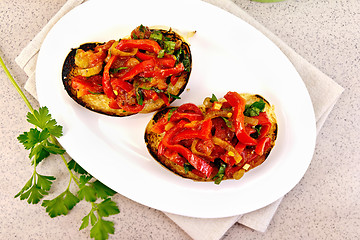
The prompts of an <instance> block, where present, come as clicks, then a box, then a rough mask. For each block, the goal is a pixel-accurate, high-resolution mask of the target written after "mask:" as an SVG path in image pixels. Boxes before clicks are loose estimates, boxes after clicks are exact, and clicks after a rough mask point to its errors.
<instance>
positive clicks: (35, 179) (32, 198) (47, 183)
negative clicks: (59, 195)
mask: <svg viewBox="0 0 360 240" xmlns="http://www.w3.org/2000/svg"><path fill="white" fill-rule="evenodd" d="M54 180H55V177H53V176H45V175H40V174H38V173H37V172H36V170H34V173H33V175H32V176H31V178H30V179H29V180H28V181H27V182H26V184H25V186H24V187H23V188H22V189H21V190H20V192H18V193H17V194H16V195H15V198H17V197H20V200H25V199H27V202H28V203H32V204H36V203H38V202H40V200H41V199H42V198H43V197H44V196H45V195H48V193H49V190H50V188H51V185H52V181H54Z"/></svg>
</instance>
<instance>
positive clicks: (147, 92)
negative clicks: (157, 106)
mask: <svg viewBox="0 0 360 240" xmlns="http://www.w3.org/2000/svg"><path fill="white" fill-rule="evenodd" d="M142 91H143V93H144V97H145V99H152V100H154V101H156V100H158V99H159V95H158V94H157V93H156V92H155V91H153V90H147V89H143V90H142Z"/></svg>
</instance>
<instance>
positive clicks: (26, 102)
mask: <svg viewBox="0 0 360 240" xmlns="http://www.w3.org/2000/svg"><path fill="white" fill-rule="evenodd" d="M0 65H1V67H2V68H3V69H4V72H5V74H6V76H7V77H8V78H9V80H10V82H11V83H12V84H13V85H14V87H15V89H16V90H17V92H18V93H19V94H20V96H21V97H22V99H23V100H24V102H25V104H26V106H27V107H28V108H29V109H30V111H31V113H34V109H33V107H32V106H31V104H30V102H29V100H28V99H27V98H26V96H25V94H24V92H23V91H22V90H21V89H20V87H19V85H18V84H17V83H16V81H15V79H14V78H13V77H12V76H11V74H10V72H9V70H8V69H7V67H6V66H5V63H4V61H3V60H2V58H1V56H0Z"/></svg>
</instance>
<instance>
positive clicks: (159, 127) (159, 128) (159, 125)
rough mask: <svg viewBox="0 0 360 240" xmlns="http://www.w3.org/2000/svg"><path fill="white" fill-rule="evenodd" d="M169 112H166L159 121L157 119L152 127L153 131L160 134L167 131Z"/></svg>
mask: <svg viewBox="0 0 360 240" xmlns="http://www.w3.org/2000/svg"><path fill="white" fill-rule="evenodd" d="M168 116H169V112H167V113H166V114H165V116H163V117H162V118H161V119H160V120H159V121H157V122H156V123H155V124H154V125H153V126H152V128H151V131H152V132H154V133H157V134H160V133H162V132H164V131H165V126H166V124H168V123H169V121H168Z"/></svg>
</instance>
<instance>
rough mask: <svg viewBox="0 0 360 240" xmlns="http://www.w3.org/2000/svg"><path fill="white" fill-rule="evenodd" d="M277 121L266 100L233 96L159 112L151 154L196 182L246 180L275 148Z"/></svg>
mask: <svg viewBox="0 0 360 240" xmlns="http://www.w3.org/2000/svg"><path fill="white" fill-rule="evenodd" d="M276 136H277V121H276V116H275V112H274V107H272V106H271V105H270V104H269V103H268V102H267V101H266V100H265V99H264V98H263V97H261V96H259V95H252V94H239V93H236V92H228V93H227V94H226V95H225V96H224V98H222V99H217V97H216V96H215V95H212V97H207V98H206V99H205V100H204V103H203V105H201V106H196V105H194V104H192V103H186V104H183V105H181V106H179V107H168V108H165V109H163V110H161V111H159V112H157V113H156V114H155V115H154V116H153V118H152V120H151V121H150V122H149V123H148V125H147V127H146V131H145V142H146V145H147V148H148V150H149V152H150V154H151V155H152V156H153V157H154V158H155V159H156V160H157V161H158V162H159V163H161V164H162V165H163V166H165V167H166V168H168V169H169V170H171V171H172V172H174V173H176V174H178V175H180V176H182V177H184V178H189V179H193V180H196V181H214V182H215V183H216V184H219V183H220V182H221V181H222V180H225V179H240V178H241V177H242V176H243V175H244V173H245V172H247V171H249V170H250V169H253V168H255V167H256V166H259V165H260V164H262V163H263V162H264V161H265V159H266V158H267V157H268V155H269V154H270V151H271V150H272V148H273V147H274V145H275V140H276Z"/></svg>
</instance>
